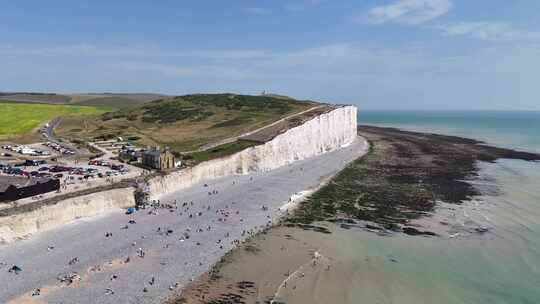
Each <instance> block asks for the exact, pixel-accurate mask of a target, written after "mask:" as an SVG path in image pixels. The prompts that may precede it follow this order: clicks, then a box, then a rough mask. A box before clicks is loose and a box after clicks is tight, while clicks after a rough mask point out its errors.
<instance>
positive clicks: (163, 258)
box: [0, 138, 368, 304]
mask: <svg viewBox="0 0 540 304" xmlns="http://www.w3.org/2000/svg"><path fill="white" fill-rule="evenodd" d="M367 149H368V145H367V142H366V141H365V140H364V139H361V138H359V139H358V140H357V141H355V142H354V143H353V144H351V145H350V146H348V147H346V148H342V149H340V150H337V151H334V152H330V153H326V154H324V155H320V156H316V157H313V158H310V159H307V160H303V161H298V162H295V163H294V164H292V165H289V166H285V167H282V168H279V169H276V170H273V171H269V172H265V173H256V174H251V175H244V176H233V177H228V178H222V179H219V180H214V181H211V182H207V183H208V187H204V185H202V184H198V185H195V186H193V187H191V188H188V189H184V190H181V191H179V192H176V193H172V194H169V195H166V196H164V197H163V198H162V199H161V202H162V203H164V202H167V203H172V202H173V200H177V202H178V203H179V207H178V209H171V210H172V211H171V210H168V209H160V210H158V214H148V210H144V211H140V212H137V213H136V214H135V215H134V216H130V215H125V214H124V212H123V211H120V210H119V211H117V212H112V213H110V214H108V215H107V216H103V217H99V218H93V219H86V220H84V219H83V220H79V221H77V222H75V223H73V224H70V225H68V226H65V227H62V228H59V229H55V230H51V231H47V232H43V233H41V234H39V235H36V236H33V237H32V238H30V239H29V240H25V241H18V242H15V243H12V244H9V245H2V246H0V263H5V264H3V265H4V266H3V267H2V268H0V282H2V283H3V284H0V303H9V304H13V303H65V304H67V303H77V304H84V303H114V304H121V303H159V302H160V301H162V300H163V299H165V298H166V297H167V296H168V295H170V294H171V292H172V291H171V290H173V289H176V290H175V291H178V290H179V289H181V288H182V286H185V285H186V284H188V283H189V282H190V280H191V279H193V278H196V277H198V276H199V275H201V274H202V273H204V272H205V271H207V270H208V269H209V268H210V267H211V265H213V264H214V263H216V262H217V261H218V260H219V259H220V258H221V256H222V255H223V254H224V253H226V252H227V251H228V250H230V249H232V248H233V247H234V246H235V244H233V241H234V240H243V239H245V238H247V237H248V236H249V234H248V233H245V234H243V231H257V230H259V229H261V228H264V227H265V226H266V224H267V223H268V221H271V220H274V219H275V218H276V216H278V212H277V210H278V208H279V207H281V206H282V205H283V204H284V203H285V202H287V201H288V199H289V198H290V197H291V196H292V195H293V194H295V193H297V192H300V191H302V190H305V189H309V188H312V187H316V186H318V185H319V184H320V183H321V181H322V180H324V179H325V178H328V177H329V176H331V175H333V174H335V173H337V172H338V171H339V170H341V169H342V168H343V167H344V166H345V165H346V164H347V163H349V162H350V161H352V160H354V159H356V158H358V157H360V156H361V155H363V154H365V153H366V151H367ZM183 202H187V203H188V206H187V207H182V205H181V204H182V203H183ZM191 202H193V205H191ZM263 205H265V206H267V207H268V208H269V209H268V210H263V209H262V206H263ZM190 214H191V215H192V217H190V216H189V215H190ZM225 214H227V216H225ZM130 218H133V219H134V220H136V224H129V223H128V220H129V219H130ZM126 225H127V227H128V229H122V228H123V227H124V226H126ZM199 229H201V230H199ZM188 231H189V232H188ZM107 232H111V233H112V236H110V237H106V236H105V234H106V233H107ZM167 232H170V233H167ZM184 232H187V233H189V236H190V237H189V239H185V236H184V235H183V233H184ZM48 246H54V249H51V250H47V248H48ZM139 248H142V250H143V251H144V252H145V256H144V258H142V257H138V256H137V254H138V249H139ZM75 257H77V258H78V262H76V263H74V264H73V265H69V264H68V261H70V260H71V259H73V258H75ZM128 257H129V258H130V260H129V262H126V259H127V258H128ZM12 265H18V266H19V267H20V268H21V269H22V272H20V273H19V274H14V273H10V272H8V271H7V270H8V269H9V267H11V266H12ZM72 272H76V273H77V274H78V275H80V277H81V280H80V281H78V280H77V281H76V282H74V283H73V284H71V285H69V286H67V285H66V284H65V283H62V282H60V281H59V280H58V279H57V278H58V277H59V275H65V274H67V273H72ZM152 278H153V279H152ZM36 288H40V295H39V296H32V295H31V293H32V291H33V290H35V289H36Z"/></svg>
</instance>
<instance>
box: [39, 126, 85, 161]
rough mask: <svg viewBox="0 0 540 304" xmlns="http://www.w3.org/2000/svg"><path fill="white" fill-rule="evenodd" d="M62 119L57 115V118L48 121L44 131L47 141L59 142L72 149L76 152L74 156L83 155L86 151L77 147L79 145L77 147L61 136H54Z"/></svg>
mask: <svg viewBox="0 0 540 304" xmlns="http://www.w3.org/2000/svg"><path fill="white" fill-rule="evenodd" d="M60 119H61V118H60V117H56V118H55V119H53V120H51V121H49V122H48V125H47V126H46V127H45V130H44V132H43V133H45V135H44V137H45V139H47V141H50V142H54V143H57V144H59V145H61V146H63V147H65V148H68V149H70V150H71V151H73V152H75V155H74V156H81V155H83V154H84V153H83V152H81V151H80V150H79V149H77V147H75V146H74V145H72V144H70V143H67V142H65V141H63V140H60V139H59V138H57V137H55V136H54V128H56V126H57V125H58V124H59V123H60Z"/></svg>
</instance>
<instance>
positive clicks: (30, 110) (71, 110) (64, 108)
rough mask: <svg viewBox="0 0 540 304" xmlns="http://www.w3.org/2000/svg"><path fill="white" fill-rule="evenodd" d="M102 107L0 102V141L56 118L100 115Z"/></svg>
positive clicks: (103, 109) (104, 109)
mask: <svg viewBox="0 0 540 304" xmlns="http://www.w3.org/2000/svg"><path fill="white" fill-rule="evenodd" d="M109 110H110V109H108V108H104V107H88V106H74V105H73V106H72V105H60V104H36V103H10V102H0V139H8V138H13V137H17V136H20V135H24V134H27V133H29V132H31V131H32V130H34V129H35V128H36V127H38V126H39V125H40V124H42V123H45V122H47V121H48V120H51V119H53V118H55V117H58V116H70V115H89V114H102V113H105V112H107V111H109Z"/></svg>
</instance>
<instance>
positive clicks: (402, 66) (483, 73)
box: [0, 0, 540, 110]
mask: <svg viewBox="0 0 540 304" xmlns="http://www.w3.org/2000/svg"><path fill="white" fill-rule="evenodd" d="M539 83H540V1H537V0H528V1H527V0H512V1H508V0H505V1H502V0H379V1H374V0H364V1H361V0H357V1H352V0H343V1H337V0H335V1H332V0H267V1H262V0H261V1H259V0H238V1H234V0H231V1H220V0H219V1H218V0H215V1H205V0H199V1H187V0H186V1H180V0H174V1H173V0H160V1H139V0H129V1H127V0H116V1H113V0H109V1H101V0H93V1H80V0H61V1H60V0H59V1H56V0H48V1H38V0H36V1H29V0H28V1H6V0H0V90H3V91H53V92H102V91H107V92H159V93H168V94H187V93H195V92H237V93H250V94H258V93H259V92H261V91H263V90H266V91H269V92H275V93H280V94H287V95H291V96H294V97H298V98H310V99H316V100H323V101H329V102H337V103H355V104H357V105H359V106H360V107H361V108H362V109H494V110H515V109H522V110H540V93H539V91H540V85H539Z"/></svg>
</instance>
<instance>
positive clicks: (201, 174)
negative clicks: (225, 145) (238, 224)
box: [149, 106, 357, 199]
mask: <svg viewBox="0 0 540 304" xmlns="http://www.w3.org/2000/svg"><path fill="white" fill-rule="evenodd" d="M356 114H357V109H356V107H354V106H344V107H340V108H337V109H334V110H332V111H330V112H328V113H325V114H322V115H319V116H317V117H315V118H313V119H311V120H309V121H307V122H306V123H304V124H302V125H300V126H297V127H295V128H292V129H289V130H288V131H286V132H285V133H283V134H280V135H278V136H276V137H275V138H274V139H272V140H271V141H269V142H266V143H265V144H262V145H259V146H255V147H251V148H248V149H245V150H243V151H240V152H238V153H236V154H233V155H231V156H228V157H224V158H220V159H214V160H210V161H206V162H203V163H201V164H199V165H197V166H195V167H193V168H188V169H185V170H182V171H179V172H175V173H172V174H169V175H166V176H160V177H156V178H153V179H152V180H150V181H149V189H150V197H151V198H152V199H156V198H159V196H160V195H162V194H165V193H167V192H172V191H176V190H179V189H182V188H186V187H189V186H191V185H193V184H195V183H198V182H202V181H205V180H211V179H215V178H219V177H224V176H229V175H234V174H247V173H249V172H254V171H268V170H272V169H275V168H278V167H281V166H284V165H287V164H289V163H292V162H294V161H297V160H301V159H305V158H308V157H312V156H315V155H319V154H322V153H326V152H329V151H333V150H336V149H339V148H341V147H344V146H347V145H349V144H350V143H352V141H353V140H355V139H356V137H357V131H356V127H357V122H356Z"/></svg>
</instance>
